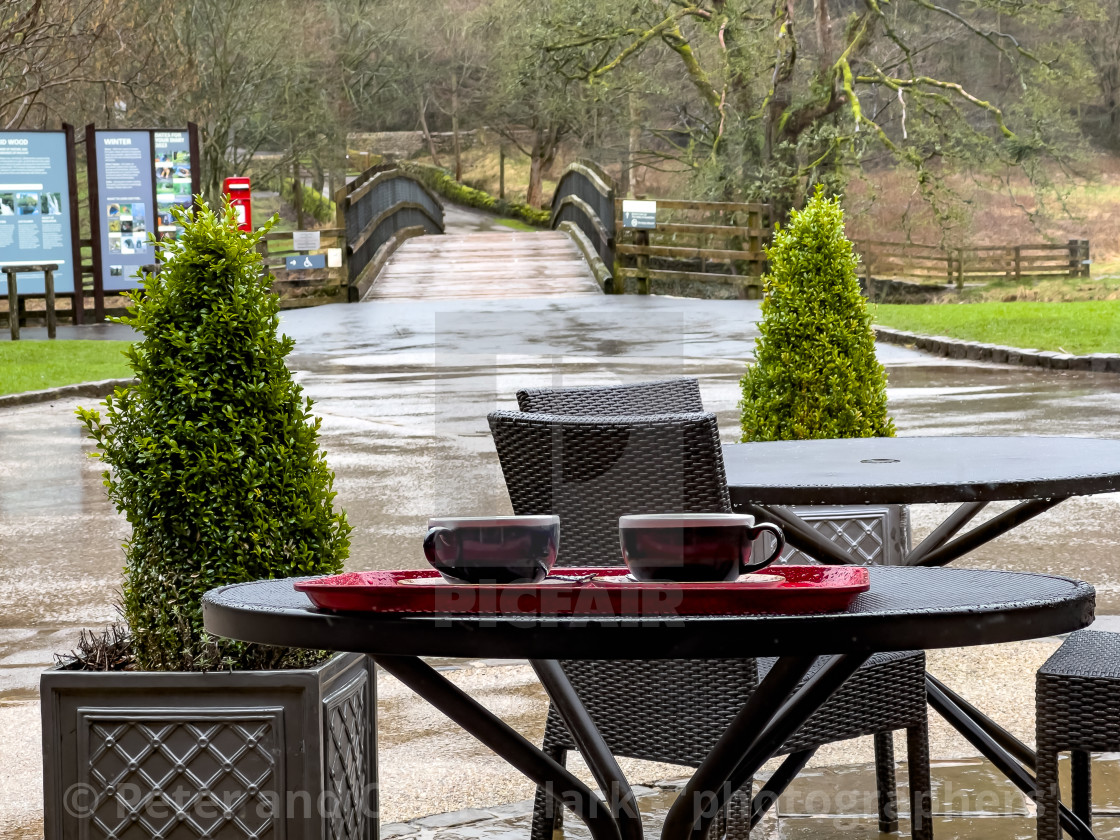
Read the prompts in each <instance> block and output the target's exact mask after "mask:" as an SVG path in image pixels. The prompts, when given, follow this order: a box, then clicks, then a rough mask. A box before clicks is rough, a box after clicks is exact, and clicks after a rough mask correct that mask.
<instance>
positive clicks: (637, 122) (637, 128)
mask: <svg viewBox="0 0 1120 840" xmlns="http://www.w3.org/2000/svg"><path fill="white" fill-rule="evenodd" d="M629 99H630V102H629V106H630V136H629V138H628V139H627V144H626V165H627V167H628V168H629V177H628V178H627V186H628V187H629V189H628V190H627V192H626V194H627V195H637V194H638V193H639V192H641V182H640V179H639V178H638V165H637V164H636V163H635V161H636V160H637V159H638V147H639V146H640V145H641V142H642V114H641V110H640V108H639V107H638V97H637V96H635V95H634V94H633V93H631V94H630V97H629Z"/></svg>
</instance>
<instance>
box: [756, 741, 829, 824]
mask: <svg viewBox="0 0 1120 840" xmlns="http://www.w3.org/2000/svg"><path fill="white" fill-rule="evenodd" d="M816 753H817V748H816V747H813V749H811V750H802V751H801V752H795V753H790V754H789V756H787V757H786V760H785V761H783V762H782V763H781V765H780V766H779V767H778V769H777V770H775V771H774V773H773V774H772V775H771V776H770V778H769V779H767V780H766V784H764V785H763V786H762V789H761V790H759V792H758V794H757V795H756V796H755V797H754V799H752V800H751V828H754V827H755V826H756V825H758V821H759V820H761V819H762V818H763V817H764V816H765V815H766V812H767V811H769V810H770V809H771V808H772V807H773V806H774V803H775V802H777V801H778V798H779V797H780V796H781V795H782V794H783V793H785V790H786V788H787V787H789V785H790V782H792V781H793V780H794V779H796V778H797V774H798V773H800V772H801V771H802V770H804V769H805V766H806V765H807V764H808V763H809V760H810V759H811V758H812V757H813V756H814V755H816Z"/></svg>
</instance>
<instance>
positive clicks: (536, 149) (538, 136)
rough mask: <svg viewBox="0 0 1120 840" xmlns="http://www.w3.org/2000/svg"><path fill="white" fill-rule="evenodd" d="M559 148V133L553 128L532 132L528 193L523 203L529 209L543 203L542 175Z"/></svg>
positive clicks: (550, 164)
mask: <svg viewBox="0 0 1120 840" xmlns="http://www.w3.org/2000/svg"><path fill="white" fill-rule="evenodd" d="M559 146H560V132H559V131H557V129H556V128H555V127H553V128H549V129H548V130H547V131H546V130H545V129H543V128H538V129H536V130H535V131H534V132H533V150H532V154H530V156H529V191H528V193H527V194H526V196H525V203H526V204H528V205H529V206H530V207H540V206H541V204H542V202H543V201H544V188H543V186H542V182H543V181H544V173H545V171H546V170H547V169H548V168H549V167H551V166H552V162H553V161H554V160H555V159H556V151H557V149H558V148H559Z"/></svg>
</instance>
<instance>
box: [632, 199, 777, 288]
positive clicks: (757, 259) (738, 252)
mask: <svg viewBox="0 0 1120 840" xmlns="http://www.w3.org/2000/svg"><path fill="white" fill-rule="evenodd" d="M656 223H657V227H656V228H655V229H652V230H634V229H628V228H627V229H624V228H623V227H622V201H621V199H616V200H615V230H616V231H617V232H618V233H617V241H616V244H615V252H616V254H617V255H618V267H617V269H616V285H618V281H619V280H622V281H623V283H624V282H625V280H627V279H633V280H635V281H636V282H637V292H638V293H639V294H648V293H649V292H650V284H651V282H657V283H658V284H659V286H660V287H661V289H663V290H664V291H667V292H670V293H677V294H689V287H692V288H693V289H695V288H696V287H697V286H702V287H704V291H705V294H704V296H705V297H708V296H711V297H745V298H758V297H761V296H762V274H763V271H764V269H765V265H766V254H765V253H764V251H763V248H764V247H765V246H766V245H767V244H768V243H769V240H770V235H771V217H770V205H768V204H755V203H746V204H744V203H733V202H720V201H678V200H668V201H666V200H663V199H658V200H657V214H656Z"/></svg>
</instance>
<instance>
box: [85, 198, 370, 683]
mask: <svg viewBox="0 0 1120 840" xmlns="http://www.w3.org/2000/svg"><path fill="white" fill-rule="evenodd" d="M177 221H178V222H179V224H181V225H182V226H183V228H184V231H183V234H182V236H181V237H180V238H179V240H178V241H175V242H166V243H160V244H159V245H158V254H159V260H160V263H161V269H160V272H159V273H158V274H154V275H146V276H145V277H144V279H143V286H142V288H141V289H140V290H138V291H137V292H136V293H134V294H133V295H132V303H131V305H130V307H129V315H128V316H126V317H123V318H120V319H118V320H119V322H120V323H124V324H128V325H130V326H132V327H133V328H135V329H136V330H137V331H138V332H140V333H141V334H142V335H143V339H142V340H141V341H139V342H137V343H136V344H134V345H133V346H132V348H131V349H130V350H129V351H128V353H127V355H128V360H129V365H130V366H131V367H132V370H133V371H134V372H135V375H136V379H137V383H136V384H135V385H133V386H131V387H129V388H125V389H121V390H118V391H117V392H116V393H115V394H114V395H113V396H111V397H109V398H108V399H107V400H106V401H105V403H104V406H105V415H104V416H102V415H101V414H100V413H99V412H98V411H93V410H87V409H78V414H79V416H80V417H81V419H82V422H83V423H84V424H85V426H86V428H87V429H88V430H89V433H90V434H91V435H92V437H93V439H94V441H95V442H96V443H97V446H98V449H99V450H100V451H99V452H98V453H95V455H97V457H100V458H101V460H102V461H103V462H104V463H105V464H106V465H107V466H108V468H109V469H108V470H107V471H106V472H105V473H104V478H105V484H106V486H107V487H108V492H109V498H110V500H111V501H112V502H113V503H114V504H115V505H116V507H117V509H118V510H119V511H121V512H123V513H124V514H125V515H126V516H127V517H128V521H129V523H130V524H131V526H132V535H131V537H130V538H129V539H128V541H127V542H126V543H125V545H124V549H125V559H126V566H125V581H124V588H123V612H124V616H125V620H126V621H127V622H128V625H129V627H130V629H131V631H132V637H133V645H134V647H135V654H136V660H137V666H138V667H139V668H141V669H144V670H156V671H169V670H178V671H192V670H208V669H211V668H218V667H233V668H284V667H300V666H304V665H307V664H311V662H313V661H314V660H316V659H320V658H321V654H319V653H317V652H314V651H310V652H309V651H299V650H286V649H282V648H268V647H262V646H255V645H247V644H242V643H238V642H231V641H226V640H218V639H213V638H210V637H208V636H207V635H206V633H205V632H204V630H203V627H202V614H201V599H202V595H203V593H205V592H206V591H207V590H208V589H212V588H214V587H216V586H221V585H223V584H229V583H238V582H241V581H250V580H257V579H262V578H274V577H288V576H294V575H319V574H324V573H333V572H338V571H341V568H342V561H343V559H344V558H345V557H346V556H347V553H348V551H349V546H350V537H349V535H350V526H349V525H348V524H347V522H346V516H345V514H344V513H342V512H337V513H336V512H335V511H334V509H333V500H334V497H335V493H334V492H333V490H332V485H333V481H334V476H333V473H332V472H331V470H330V468H329V467H328V466H327V463H326V459H325V457H324V455H323V453H322V452H321V451H320V449H319V447H318V431H319V423H320V421H319V419H318V418H316V417H314V416H313V415H312V413H311V400H309V399H306V398H304V397H303V396H302V393H301V390H302V389H301V388H300V387H299V386H298V385H296V384H295V382H293V381H292V376H291V373H290V372H289V371H288V369H287V367H285V364H284V358H285V356H287V355H288V353H289V352H290V351H291V350H292V347H293V345H294V341H293V340H292V339H291V338H288V337H287V336H280V335H278V333H277V327H278V325H279V317H278V312H279V303H278V299H277V297H276V295H274V294H273V293H272V292H271V291H270V284H271V280H272V278H271V277H270V276H268V275H267V274H265V273H264V272H263V271H262V264H261V256H260V254H259V253H257V251H256V249H255V245H256V243H257V242H258V241H259V240H260V238H261V237H262V236H263V235H264V233H265V232H267V230H268V228H269V227H271V225H272V224H273V222H274V221H275V219H273V221H271V222H269V223H268V225H266V226H265V227H264V228H261V229H260V230H258V231H257V232H255V233H241V232H239V231H238V230H237V223H236V219H235V216H234V214H233V212H232V211H231V209H230V208H229V206H228V205H227V206H226V208H225V211H224V213H222V214H217V213H214V212H213V211H211V210H210V209H208V208H206V207H202V208H201V209H199V210H197V211H194V212H193V213H188V212H178V213H177Z"/></svg>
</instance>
